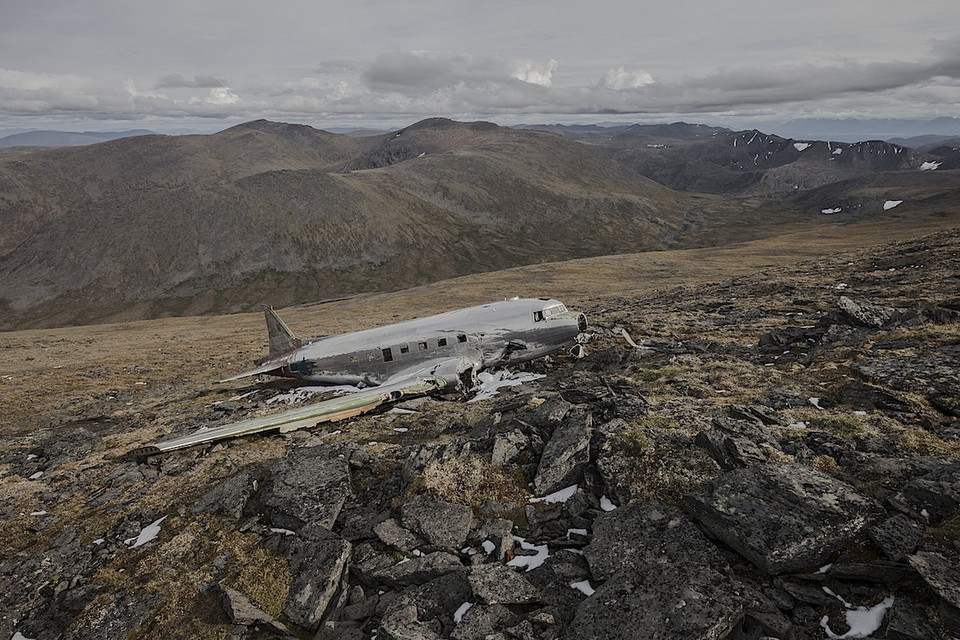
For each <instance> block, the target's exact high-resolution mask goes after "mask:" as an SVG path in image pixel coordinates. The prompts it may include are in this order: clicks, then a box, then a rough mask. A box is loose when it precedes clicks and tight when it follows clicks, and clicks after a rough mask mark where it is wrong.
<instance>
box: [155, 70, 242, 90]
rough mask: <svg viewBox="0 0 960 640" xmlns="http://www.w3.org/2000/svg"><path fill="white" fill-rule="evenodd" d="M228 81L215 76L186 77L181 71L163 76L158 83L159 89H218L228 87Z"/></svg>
mask: <svg viewBox="0 0 960 640" xmlns="http://www.w3.org/2000/svg"><path fill="white" fill-rule="evenodd" d="M226 86H228V85H227V81H226V80H221V79H220V78H215V77H213V76H193V78H185V77H184V76H182V75H180V74H179V73H171V74H169V75H166V76H163V77H161V78H160V79H159V80H158V81H157V84H156V88H158V89H217V88H220V87H226Z"/></svg>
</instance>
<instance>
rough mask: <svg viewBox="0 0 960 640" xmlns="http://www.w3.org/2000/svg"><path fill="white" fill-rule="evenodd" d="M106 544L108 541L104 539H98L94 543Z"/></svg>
mask: <svg viewBox="0 0 960 640" xmlns="http://www.w3.org/2000/svg"><path fill="white" fill-rule="evenodd" d="M104 542H106V540H104V539H103V538H97V539H96V540H94V541H93V544H103V543H104Z"/></svg>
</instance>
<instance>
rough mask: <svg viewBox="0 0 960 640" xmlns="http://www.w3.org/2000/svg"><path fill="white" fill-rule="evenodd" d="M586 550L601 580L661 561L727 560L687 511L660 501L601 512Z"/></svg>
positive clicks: (712, 563)
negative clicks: (688, 515)
mask: <svg viewBox="0 0 960 640" xmlns="http://www.w3.org/2000/svg"><path fill="white" fill-rule="evenodd" d="M583 553H584V556H586V558H587V562H588V563H589V564H590V571H591V573H592V574H593V577H594V578H596V579H597V580H606V579H607V578H609V577H610V576H611V575H613V574H614V573H616V572H617V571H620V570H622V569H627V570H629V569H630V568H631V567H633V566H634V565H637V564H648V563H651V562H658V561H664V562H678V563H687V564H696V565H703V566H710V567H714V568H716V569H721V568H723V567H724V566H725V564H726V563H725V562H724V560H723V558H722V557H721V556H720V554H719V552H718V551H717V548H716V547H715V546H713V544H711V543H710V541H708V540H707V538H706V537H705V536H704V535H703V534H702V533H700V530H699V529H697V527H696V525H694V523H693V522H691V521H690V519H689V518H688V517H687V516H686V515H685V514H684V513H683V512H681V511H680V510H679V509H677V508H676V507H670V506H667V505H664V504H660V503H658V502H631V503H630V504H628V505H625V506H623V507H620V508H619V509H616V510H614V511H610V512H607V513H604V514H603V515H601V516H599V517H598V518H597V519H596V520H595V521H594V523H593V539H592V540H591V541H590V544H589V545H587V547H586V548H585V549H584V550H583Z"/></svg>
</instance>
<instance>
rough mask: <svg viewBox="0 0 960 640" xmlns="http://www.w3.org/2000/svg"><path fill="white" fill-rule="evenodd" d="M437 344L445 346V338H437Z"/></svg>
mask: <svg viewBox="0 0 960 640" xmlns="http://www.w3.org/2000/svg"><path fill="white" fill-rule="evenodd" d="M437 346H438V347H445V346H447V339H446V338H440V339H439V340H437Z"/></svg>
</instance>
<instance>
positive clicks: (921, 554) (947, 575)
mask: <svg viewBox="0 0 960 640" xmlns="http://www.w3.org/2000/svg"><path fill="white" fill-rule="evenodd" d="M907 562H909V563H910V566H911V567H913V568H914V569H916V570H917V573H919V574H920V577H921V578H923V580H924V582H926V583H927V584H928V585H929V586H930V588H931V589H933V591H934V592H935V593H936V594H937V595H938V596H940V597H941V598H943V599H944V601H945V602H946V603H947V604H949V605H950V606H952V607H955V608H960V570H957V568H956V567H954V566H953V564H952V563H951V562H950V560H948V559H947V557H946V556H944V555H943V554H942V553H937V552H936V551H918V552H917V553H915V554H913V555H912V556H910V557H908V558H907Z"/></svg>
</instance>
